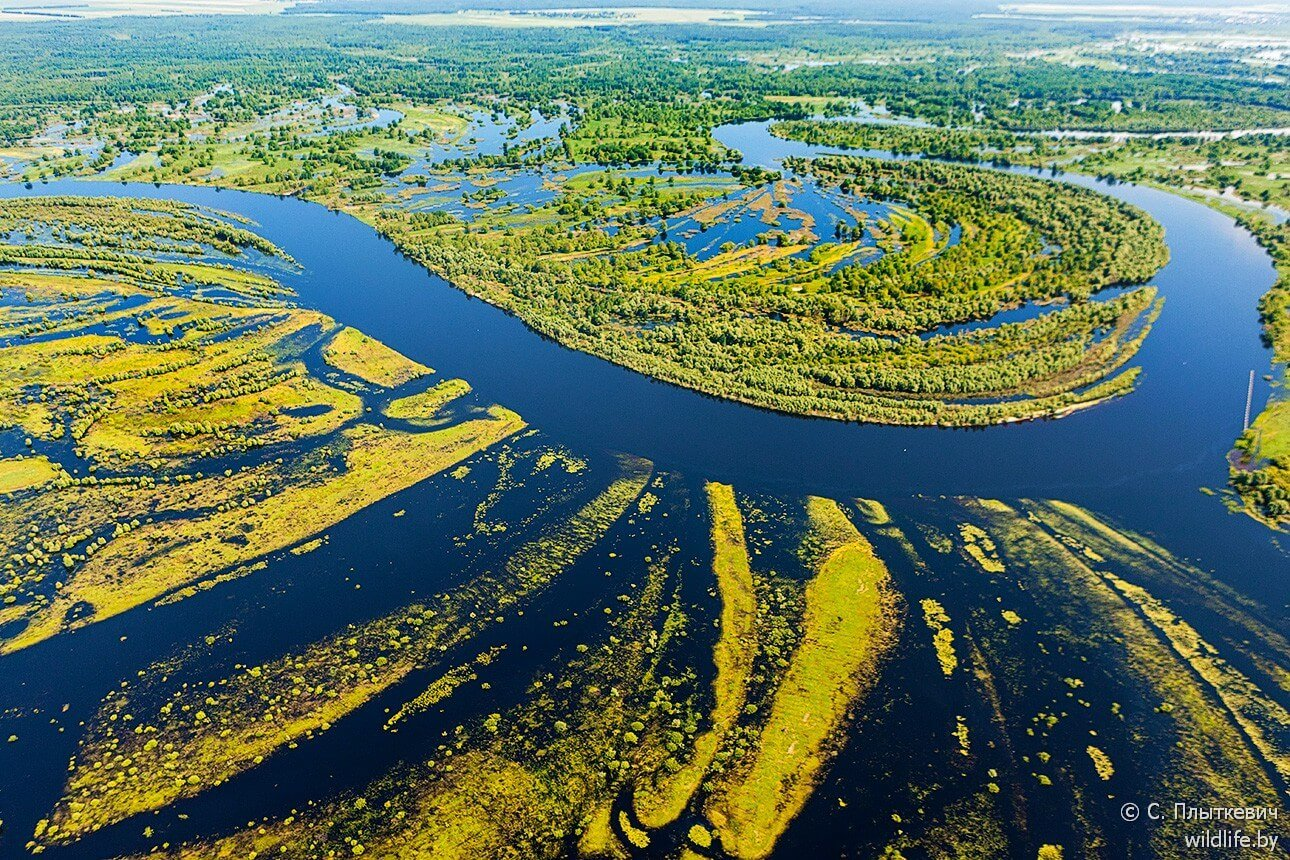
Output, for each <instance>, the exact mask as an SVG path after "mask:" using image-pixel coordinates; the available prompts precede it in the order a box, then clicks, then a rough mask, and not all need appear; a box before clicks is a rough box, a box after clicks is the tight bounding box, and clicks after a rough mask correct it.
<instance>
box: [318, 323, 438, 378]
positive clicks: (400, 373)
mask: <svg viewBox="0 0 1290 860" xmlns="http://www.w3.org/2000/svg"><path fill="white" fill-rule="evenodd" d="M323 359H324V360H325V361H326V362H327V363H328V364H330V365H331V366H332V367H334V368H336V369H337V370H340V371H343V372H345V373H348V374H349V375H351V376H357V377H358V378H359V379H362V380H364V381H365V382H370V383H372V384H373V385H380V386H382V387H383V388H395V387H397V386H399V385H402V384H403V383H405V382H411V381H412V380H413V379H416V378H417V377H418V376H425V375H426V374H428V373H432V372H433V371H431V370H430V368H428V367H426V366H425V365H423V364H419V363H417V362H415V361H412V360H411V359H409V358H407V357H405V356H404V355H402V354H401V353H399V352H396V351H395V350H393V349H390V348H389V347H388V346H386V345H385V344H383V343H381V342H380V341H379V340H375V339H374V338H370V337H368V336H367V335H365V334H363V333H362V332H361V331H359V330H358V329H354V328H348V327H346V328H343V329H341V330H340V331H339V332H337V333H336V335H335V336H334V337H332V339H331V341H330V342H328V344H327V345H326V346H324V347H323Z"/></svg>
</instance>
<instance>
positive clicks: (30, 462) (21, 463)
mask: <svg viewBox="0 0 1290 860" xmlns="http://www.w3.org/2000/svg"><path fill="white" fill-rule="evenodd" d="M62 475H63V470H62V469H61V468H59V467H58V465H57V464H55V463H51V462H50V461H49V458H48V457H23V456H21V455H20V456H17V457H9V458H6V459H4V460H0V494H4V493H14V492H17V491H18V490H26V489H29V488H31V487H39V486H42V485H43V484H47V483H49V482H50V481H52V480H54V479H55V478H59V477H61V476H62Z"/></svg>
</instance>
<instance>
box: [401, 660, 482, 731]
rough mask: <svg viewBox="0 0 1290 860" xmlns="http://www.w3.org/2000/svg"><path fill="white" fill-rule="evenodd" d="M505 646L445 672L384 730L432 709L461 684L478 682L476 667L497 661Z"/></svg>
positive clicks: (404, 707) (409, 703)
mask: <svg viewBox="0 0 1290 860" xmlns="http://www.w3.org/2000/svg"><path fill="white" fill-rule="evenodd" d="M505 648H506V646H504V645H498V646H496V647H494V648H490V649H489V650H487V651H484V652H482V653H480V654H479V655H477V656H476V657H475V659H474V660H473V661H472V662H470V663H463V664H461V665H460V666H455V667H453V668H452V669H449V670H448V671H447V672H445V673H443V674H442V675H440V676H439V677H438V678H436V679H435V680H433V681H431V682H430V684H429V686H427V687H426V688H425V690H424V692H422V693H421V694H420V695H419V696H417V697H416V698H415V699H413V700H412V701H410V702H408V703H407V704H405V705H404V706H403V707H401V708H399V710H398V711H397V712H396V713H395V714H394V716H392V717H390V718H389V719H388V720H387V721H386V723H385V727H386V728H391V727H393V726H395V725H396V724H398V723H399V721H401V720H405V719H407V718H408V717H410V716H412V715H413V714H418V713H420V712H421V711H424V710H426V709H427V708H432V707H434V706H435V705H437V704H439V703H440V702H442V701H443V700H444V699H446V698H448V697H449V696H451V695H452V694H453V693H454V692H455V691H456V690H457V688H458V687H460V686H461V685H462V684H468V683H470V682H471V681H477V680H479V675H478V673H477V672H476V671H475V667H476V666H488V665H490V664H491V663H492V662H493V661H494V660H496V659H497V656H498V654H500V653H501V652H502V651H504V650H505Z"/></svg>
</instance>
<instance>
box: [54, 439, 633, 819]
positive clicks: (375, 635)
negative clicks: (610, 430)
mask: <svg viewBox="0 0 1290 860" xmlns="http://www.w3.org/2000/svg"><path fill="white" fill-rule="evenodd" d="M399 435H406V434H399ZM435 435H437V434H436V433H427V434H413V436H412V438H413V439H416V438H420V437H423V436H435ZM407 456H409V457H411V458H413V459H416V458H420V457H424V456H426V454H425V452H423V451H411V452H409V453H408V455H407ZM624 467H625V474H624V476H623V477H620V478H618V479H616V480H615V481H614V482H613V483H611V484H610V486H609V487H608V488H606V489H605V490H604V491H602V492H600V493H598V494H597V495H596V497H595V498H593V499H592V500H591V501H590V502H588V503H587V504H586V505H584V506H582V507H581V508H580V509H579V510H578V511H576V512H574V513H573V514H572V515H571V516H570V517H569V518H568V519H567V520H566V521H563V522H559V523H556V524H554V525H552V526H551V527H550V528H549V529H548V530H546V531H544V532H543V533H540V534H538V535H537V536H535V537H534V538H533V539H531V540H530V541H529V542H527V543H526V544H524V545H523V546H521V547H520V548H518V549H517V551H516V552H515V553H514V555H512V556H511V558H510V559H509V560H508V561H507V562H506V564H505V565H504V567H503V570H502V571H501V572H500V575H491V576H490V575H485V576H480V577H478V578H476V579H474V580H472V581H470V582H468V583H466V584H465V585H463V586H462V587H460V588H458V589H456V590H454V591H451V592H449V593H447V594H445V595H443V597H442V599H441V600H440V601H439V602H438V603H437V604H436V605H434V606H433V607H432V606H428V605H423V604H413V605H411V606H408V607H406V608H404V609H402V610H399V611H398V612H395V613H393V614H391V615H388V616H386V617H383V618H379V619H376V620H374V621H372V622H370V623H367V624H364V625H361V626H358V627H355V628H352V629H350V630H347V631H345V632H342V633H339V634H337V635H335V636H333V637H330V638H328V639H326V640H323V641H321V642H318V643H315V644H313V645H311V646H309V647H308V648H306V649H305V650H303V651H301V652H299V653H296V654H289V655H287V656H285V657H282V658H280V659H277V660H274V661H271V662H269V663H266V664H263V665H260V666H252V667H242V668H241V671H239V672H238V673H237V674H236V675H234V676H232V677H229V678H224V679H221V680H219V681H218V682H210V683H208V684H206V685H197V686H191V687H190V686H187V685H186V686H184V687H182V688H180V689H177V690H175V691H174V692H173V693H172V694H171V695H170V696H169V697H166V698H165V699H164V704H162V705H161V706H160V707H159V708H156V709H155V710H153V709H148V710H144V709H143V708H142V707H140V706H138V705H136V704H135V703H134V702H133V701H132V698H131V695H130V692H129V691H128V690H126V691H122V692H121V693H114V694H113V695H112V696H111V697H109V698H108V699H107V700H106V701H105V703H104V705H103V708H102V710H101V712H100V714H99V716H98V717H97V718H96V720H95V721H94V727H93V730H92V731H91V733H90V735H89V736H88V738H87V739H86V740H85V741H84V742H83V743H82V749H81V752H80V755H79V756H78V760H77V763H76V764H75V765H74V767H73V770H72V774H71V777H70V778H69V781H68V786H67V791H66V796H65V798H64V801H63V802H62V803H60V804H59V806H58V808H57V809H56V810H55V812H54V814H53V815H52V816H51V818H50V819H49V821H48V822H47V825H46V827H45V828H44V829H43V833H44V834H45V838H46V839H48V840H50V841H61V840H68V839H74V838H77V837H79V836H81V835H83V834H85V833H87V832H90V831H93V830H96V829H98V828H100V827H103V826H105V825H106V824H110V823H114V822H116V821H120V820H123V819H125V818H128V817H129V816H131V815H134V814H137V813H139V812H144V811H147V810H151V809H157V808H160V807H162V806H164V805H166V804H168V803H171V802H173V801H174V800H176V799H178V798H180V797H185V796H191V795H195V794H198V793H200V792H202V791H205V790H208V789H209V788H211V787H213V786H217V785H219V784H221V783H222V782H224V781H225V780H227V779H229V778H230V777H231V776H233V775H235V774H237V773H239V772H241V771H244V770H246V769H248V768H251V767H254V766H255V765H257V764H259V763H260V762H261V761H263V759H264V758H265V757H267V756H269V755H271V754H272V753H273V752H274V751H275V750H278V749H280V748H281V747H283V746H285V745H287V744H290V743H294V742H295V741H297V740H298V739H300V738H305V737H309V736H312V735H313V734H314V733H317V732H320V731H326V730H327V729H328V728H329V727H330V726H331V724H332V723H334V722H336V721H337V720H339V719H341V718H342V717H344V716H345V715H347V714H349V713H352V712H353V711H354V710H356V709H357V708H359V707H361V706H362V705H364V704H365V703H366V702H368V701H370V700H371V698H372V697H373V696H375V695H377V694H378V693H380V692H382V691H384V690H387V689H389V688H390V687H392V686H393V685H394V684H396V683H398V682H400V681H401V680H403V679H404V678H406V677H408V675H409V674H410V673H411V672H413V671H415V670H416V669H417V668H418V667H419V666H421V665H423V664H424V663H425V662H426V661H428V660H431V659H433V658H434V657H435V655H437V654H439V653H441V652H442V651H444V650H447V649H448V648H450V647H454V646H457V645H460V644H462V643H464V642H467V641H468V640H469V639H470V638H471V637H472V636H475V635H477V634H478V633H479V632H480V631H482V630H483V629H484V628H485V627H488V626H490V625H493V624H497V623H502V621H503V620H504V612H507V611H509V610H511V609H513V608H516V607H517V606H522V605H523V604H524V603H525V602H526V601H527V600H528V599H529V598H530V597H532V596H533V595H534V594H536V593H537V592H539V591H540V590H541V589H543V588H545V587H546V586H547V585H549V584H550V583H551V581H552V580H553V579H554V578H555V577H556V576H558V575H559V574H560V573H562V572H563V571H564V570H566V569H567V568H568V567H569V565H571V564H573V563H574V562H575V561H576V560H577V559H578V558H580V557H581V556H582V555H584V554H585V553H587V552H589V551H590V550H591V549H592V548H594V547H595V545H596V544H597V543H598V542H599V541H600V540H601V539H602V538H603V537H604V535H605V533H606V532H607V531H608V529H609V528H610V527H611V526H612V525H613V524H614V523H615V522H616V521H617V520H618V519H619V518H620V517H622V516H623V514H624V513H625V512H626V511H627V510H628V509H629V507H630V506H631V503H632V502H633V501H634V500H635V499H636V497H637V496H638V495H639V494H640V492H641V491H642V490H643V489H644V487H645V485H646V483H647V482H648V480H649V477H650V474H651V473H650V469H649V466H648V464H647V463H643V462H641V461H625V463H624ZM351 492H352V490H351ZM495 656H496V652H494V651H488V652H483V653H482V654H481V655H479V656H477V657H476V658H475V660H474V661H473V664H474V666H480V665H486V664H487V663H488V662H491V660H492V659H494V657H495ZM474 671H475V669H474V668H473V667H472V666H465V667H461V666H459V667H456V668H454V669H451V670H449V671H447V672H446V673H444V674H443V675H442V676H441V677H440V678H439V679H438V680H436V681H435V682H433V683H431V684H430V685H429V687H428V689H427V690H426V691H425V692H423V693H421V694H419V695H418V696H416V697H415V698H413V699H411V700H410V701H409V702H408V703H407V705H406V706H405V707H404V708H403V709H401V710H400V711H399V712H398V713H397V714H396V715H395V717H394V718H393V719H392V720H391V721H390V725H393V724H395V723H397V722H401V721H403V720H406V719H409V718H411V717H412V716H415V714H416V713H418V712H419V711H421V710H423V709H424V708H426V707H429V706H430V705H432V704H433V703H434V702H435V701H438V700H439V699H441V698H443V697H444V696H446V695H448V694H450V693H451V692H452V690H454V689H455V688H456V687H457V686H459V685H460V684H461V683H465V681H466V680H468V679H469V676H470V674H471V673H473V672H474ZM154 695H155V691H154ZM125 714H129V715H130V718H129V719H128V720H126V719H123V715H125ZM122 726H125V727H126V728H125V729H124V730H123V729H122Z"/></svg>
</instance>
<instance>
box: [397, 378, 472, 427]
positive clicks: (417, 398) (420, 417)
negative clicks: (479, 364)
mask: <svg viewBox="0 0 1290 860" xmlns="http://www.w3.org/2000/svg"><path fill="white" fill-rule="evenodd" d="M469 393H470V383H469V382H467V381H466V380H464V379H449V380H446V381H444V382H440V383H439V384H438V385H436V386H434V387H433V388H427V389H426V390H425V391H422V392H421V393H420V394H411V395H409V396H407V397H400V398H399V399H397V400H394V401H391V402H390V404H389V405H388V406H386V407H385V410H384V411H385V415H386V417H388V418H400V419H402V420H405V421H427V420H429V419H431V418H434V416H435V413H437V412H438V411H439V410H440V409H442V408H443V407H444V406H445V405H447V404H448V403H449V402H451V401H453V400H456V399H457V398H458V397H463V396H465V395H466V394H469Z"/></svg>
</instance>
